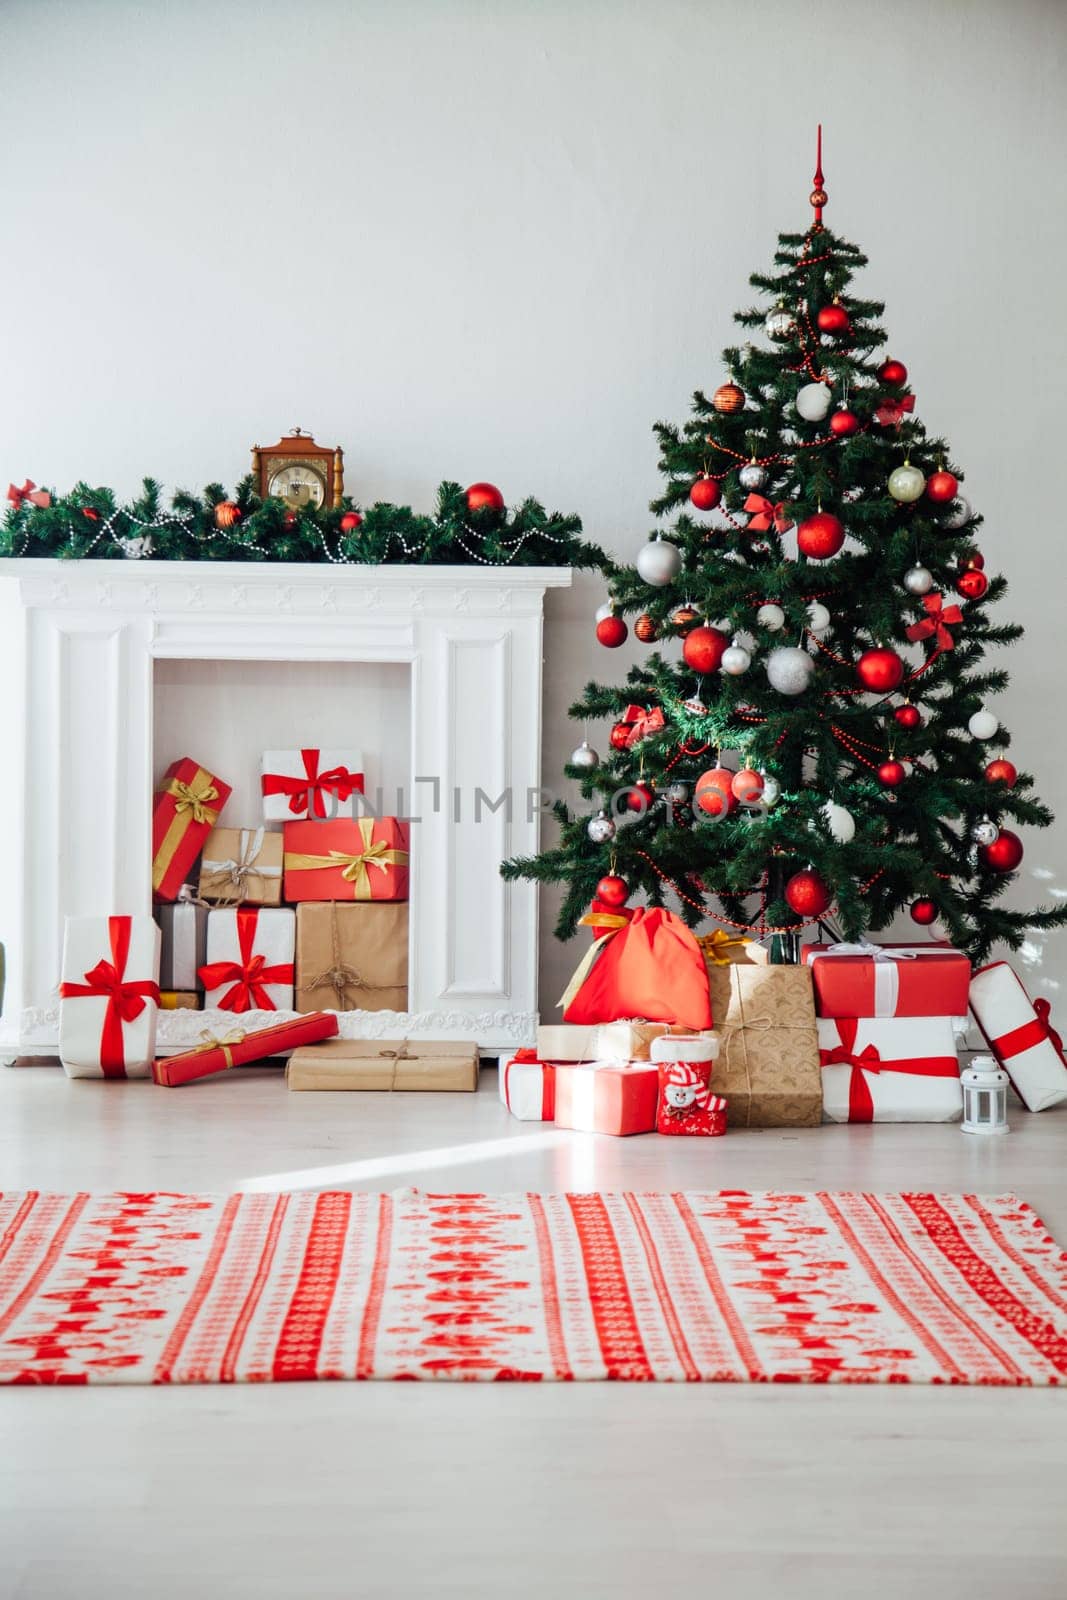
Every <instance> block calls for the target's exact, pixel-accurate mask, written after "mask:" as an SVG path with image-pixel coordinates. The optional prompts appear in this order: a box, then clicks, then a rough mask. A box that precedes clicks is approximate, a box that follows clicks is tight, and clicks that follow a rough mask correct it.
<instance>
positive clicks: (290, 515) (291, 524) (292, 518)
mask: <svg viewBox="0 0 1067 1600" xmlns="http://www.w3.org/2000/svg"><path fill="white" fill-rule="evenodd" d="M299 521H300V518H299V517H298V516H297V514H296V512H295V511H287V512H286V513H285V516H284V517H283V518H282V523H283V525H284V526H285V527H286V528H295V527H296V525H297V523H298V522H299Z"/></svg>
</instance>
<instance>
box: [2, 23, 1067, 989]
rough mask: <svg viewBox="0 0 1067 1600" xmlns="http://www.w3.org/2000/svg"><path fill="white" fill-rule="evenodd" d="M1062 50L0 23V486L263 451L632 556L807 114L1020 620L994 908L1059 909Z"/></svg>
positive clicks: (199, 473) (620, 32)
mask: <svg viewBox="0 0 1067 1600" xmlns="http://www.w3.org/2000/svg"><path fill="white" fill-rule="evenodd" d="M1065 45H1067V7H1065V6H1063V5H1062V4H1059V3H1057V0H1047V3H1040V0H1028V3H1021V0H1018V3H1015V4H1011V3H1009V0H1000V3H993V0H971V3H964V0H939V3H938V0H933V3H916V0H896V3H895V4H894V5H892V6H888V5H885V4H884V3H882V0H878V3H871V0H867V3H863V0H858V3H857V0H848V3H845V0H821V3H819V0H808V3H806V4H801V3H791V0H750V3H747V4H745V3H739V0H658V3H653V0H648V3H646V4H637V3H629V4H624V3H615V4H611V3H600V4H598V3H592V0H585V3H583V0H572V3H570V4H564V3H562V0H540V3H538V0H526V3H518V0H513V3H510V4H509V3H507V0H503V3H499V4H489V3H481V4H479V3H476V0H437V3H430V0H421V3H419V0H393V3H387V0H377V3H372V0H348V3H344V0H303V3H296V4H294V3H293V0H287V3H286V4H279V3H270V0H264V3H260V4H254V3H251V0H182V3H180V4H179V3H177V0H173V3H169V4H167V3H163V0H154V3H153V0H142V3H140V4H134V3H130V0H68V3H61V0H4V4H3V6H2V7H0V59H3V61H4V63H5V66H4V88H3V93H2V96H0V195H2V197H3V218H4V239H3V244H2V248H0V289H2V300H0V305H2V307H3V318H2V322H0V372H2V375H3V377H2V390H0V476H2V477H3V480H4V482H5V483H6V481H7V478H8V477H11V478H17V479H18V480H19V481H21V479H22V477H23V476H25V475H26V474H29V475H30V476H31V477H33V478H35V479H37V480H38V481H39V482H40V481H44V482H48V483H53V484H55V485H57V486H59V487H61V488H67V487H69V485H70V484H71V483H73V482H74V481H75V480H76V479H77V478H78V477H87V478H89V479H90V480H92V481H95V482H100V483H109V484H111V485H113V486H115V487H116V488H118V489H119V490H120V491H123V492H129V491H132V490H133V489H135V488H136V486H137V482H138V479H139V477H140V475H141V474H143V473H145V472H152V473H154V474H156V475H158V476H160V477H161V478H163V480H164V481H165V482H167V483H168V484H170V485H174V484H176V483H180V484H183V485H187V486H189V485H191V486H199V485H201V484H203V483H206V482H208V481H210V480H212V479H214V478H221V479H224V480H227V481H233V480H234V479H235V478H237V477H238V476H240V475H241V473H243V472H244V470H245V469H246V465H247V460H248V457H247V453H246V452H247V449H248V447H249V445H250V444H251V443H252V442H253V441H256V440H258V441H259V442H269V441H270V440H271V439H272V438H275V437H277V436H278V435H279V434H280V433H281V432H282V431H284V430H285V429H287V428H289V427H290V426H292V425H294V424H297V423H299V424H300V425H301V426H303V427H305V428H308V429H311V430H313V431H314V432H315V433H316V435H317V436H318V438H319V439H320V440H325V441H327V442H330V443H333V442H335V441H340V442H341V443H343V444H344V446H345V448H346V452H347V463H348V486H349V488H350V489H351V490H352V491H353V492H354V493H356V494H357V495H359V496H360V497H361V498H363V499H366V500H371V499H374V498H385V499H394V500H399V501H403V502H409V503H411V504H413V505H415V506H418V507H427V506H428V505H429V503H430V499H431V495H432V492H433V490H434V488H435V486H436V484H437V483H438V481H439V480H440V479H441V478H442V477H445V476H450V477H455V478H458V479H460V480H461V481H464V482H466V481H469V480H471V479H474V478H482V477H487V478H491V479H493V480H494V481H495V482H498V483H499V484H500V485H501V486H502V487H503V489H504V491H505V493H506V494H507V496H508V497H509V499H513V500H514V499H518V498H520V497H522V496H524V495H525V494H527V493H536V494H537V495H538V496H539V497H541V498H542V499H543V500H544V501H545V502H546V503H547V504H548V505H549V506H553V507H558V508H560V509H567V510H571V509H574V510H577V511H579V512H580V513H581V514H582V516H583V517H584V519H585V523H586V527H587V530H588V532H589V534H590V536H591V537H593V538H595V539H598V540H600V541H601V542H603V543H605V544H606V545H609V546H613V547H615V548H617V549H619V550H621V551H624V552H627V553H632V551H633V550H634V549H635V548H636V545H637V544H638V543H639V542H640V540H641V537H642V534H643V532H644V530H645V529H646V528H647V527H648V525H649V518H648V515H647V511H646V509H645V508H646V504H647V501H648V499H649V497H650V495H651V494H652V493H654V492H655V490H656V487H657V474H656V470H655V468H656V452H655V449H654V442H653V438H652V435H651V431H650V425H651V423H652V421H653V420H654V419H655V418H657V417H660V416H669V417H672V418H680V417H681V416H682V415H683V414H684V412H685V409H686V406H687V402H688V396H689V393H690V391H691V390H692V389H693V388H694V387H696V386H697V385H698V384H701V385H711V386H714V385H715V384H716V382H717V381H718V377H719V369H718V365H717V354H718V351H719V350H720V349H721V347H722V346H723V345H724V344H725V343H726V342H728V340H730V339H731V338H732V337H733V327H732V324H731V321H730V315H731V312H732V311H733V310H734V309H735V308H736V307H738V306H739V305H741V304H744V303H747V302H748V300H749V293H748V290H747V286H746V279H747V276H748V273H749V272H750V271H751V270H753V269H755V268H757V267H762V266H765V265H766V264H768V263H769V260H770V256H771V252H772V250H773V246H774V241H775V236H776V234H777V232H778V231H779V230H780V229H784V228H796V229H802V228H804V227H805V226H806V225H807V221H808V219H809V216H810V212H809V208H808V205H807V194H808V190H809V187H810V181H809V180H810V176H811V170H812V145H813V125H814V123H815V121H816V119H817V118H818V117H821V118H822V120H823V122H824V124H825V127H826V172H827V183H828V188H829V191H830V197H831V198H830V207H829V211H828V218H827V220H828V221H832V224H833V226H834V227H835V228H838V229H840V230H841V231H842V232H844V233H845V234H846V235H847V236H848V237H850V238H853V239H855V240H856V241H857V242H858V243H859V244H860V245H862V246H863V247H864V248H865V249H866V251H867V253H868V254H869V255H870V257H871V263H872V264H871V267H870V268H869V269H868V273H867V278H866V283H867V285H868V286H869V288H870V291H871V292H872V294H874V295H876V296H883V297H884V298H885V299H886V301H887V302H888V310H887V324H888V328H889V330H890V332H891V335H892V341H891V348H892V351H893V353H894V354H896V355H899V356H901V357H902V358H903V359H904V360H905V361H906V362H907V364H908V367H909V369H910V372H911V374H912V378H913V381H914V385H915V388H916V391H917V393H918V397H919V406H920V409H921V412H922V415H923V417H924V419H926V420H927V421H928V422H929V423H930V425H931V426H933V427H934V428H936V429H938V430H941V431H944V432H945V433H946V434H947V435H948V437H949V438H950V439H951V440H952V442H953V447H954V450H955V453H956V455H957V456H958V458H959V459H960V461H961V462H963V463H965V465H966V468H967V493H968V495H969V496H970V497H971V498H972V499H973V501H974V503H975V504H976V506H978V507H979V508H980V509H981V510H982V511H983V512H984V513H985V514H986V516H987V518H988V522H987V527H986V530H985V532H984V534H983V545H984V548H985V550H986V551H987V554H988V556H989V558H990V565H991V566H993V567H997V566H999V565H1000V564H1001V563H1003V564H1004V566H1005V568H1006V570H1007V571H1008V573H1009V575H1010V577H1011V578H1012V580H1013V588H1012V594H1011V599H1010V602H1009V603H1007V604H1006V606H1005V613H1006V614H1007V613H1008V612H1010V614H1011V615H1013V616H1015V617H1018V618H1019V619H1020V620H1021V621H1022V622H1023V623H1024V624H1026V626H1027V627H1028V629H1029V638H1028V641H1027V643H1026V645H1025V646H1024V647H1023V648H1022V649H1020V650H1017V651H1015V652H1014V653H1013V654H1012V655H1011V656H1010V658H1009V657H1005V659H1006V660H1008V659H1010V665H1011V670H1012V671H1013V674H1014V679H1013V685H1012V688H1011V691H1010V693H1009V694H1008V695H1007V696H1006V697H1005V703H1004V707H1003V712H1004V720H1006V721H1007V722H1008V724H1009V725H1010V726H1012V727H1013V729H1014V731H1015V733H1016V736H1017V744H1016V746H1015V752H1014V753H1016V754H1017V756H1018V758H1019V760H1020V761H1021V762H1022V763H1023V764H1024V765H1026V766H1031V767H1033V768H1035V769H1036V770H1037V771H1038V773H1039V775H1040V778H1041V786H1042V790H1043V793H1044V794H1045V796H1046V797H1047V798H1048V799H1049V801H1050V802H1051V803H1052V804H1053V805H1054V806H1055V807H1056V808H1057V809H1058V810H1059V812H1060V814H1061V818H1062V820H1061V823H1060V825H1059V826H1058V828H1057V829H1056V830H1055V831H1054V832H1053V833H1052V834H1051V836H1049V835H1048V834H1046V835H1043V836H1036V835H1035V836H1033V837H1032V839H1031V840H1030V841H1029V849H1028V854H1027V860H1026V866H1025V871H1024V876H1023V881H1022V885H1021V888H1020V891H1019V892H1020V894H1023V895H1027V896H1034V895H1036V894H1038V893H1040V894H1043V895H1046V896H1047V895H1050V894H1052V893H1053V892H1056V893H1059V894H1062V893H1064V892H1067V888H1065V886H1067V793H1065V790H1067V754H1065V751H1064V742H1063V739H1062V735H1061V734H1060V730H1059V718H1058V713H1059V710H1060V705H1059V701H1060V699H1061V697H1062V670H1063V669H1062V661H1063V651H1062V628H1063V606H1064V598H1065V594H1064V590H1065V586H1064V581H1063V554H1062V550H1063V531H1062V530H1063V522H1064V513H1063V509H1062V494H1061V490H1060V484H1059V477H1060V467H1061V461H1062V445H1061V439H1060V435H1061V431H1062V404H1061V403H1060V397H1061V394H1062V389H1063V381H1064V371H1065V357H1067V348H1065V345H1067V340H1065V328H1067V322H1065V305H1067V296H1065V294H1064V292H1063V286H1062V278H1063V261H1064V258H1065V249H1067V221H1065V217H1067V207H1065V199H1067V196H1065V193H1064V177H1063V173H1064V168H1065V165H1067V163H1065V160H1064V156H1065V142H1067V140H1065V136H1067V98H1065V97H1064V96H1063V94H1062V86H1063V82H1064V65H1065V62H1064V57H1065V53H1067V52H1065ZM600 598H601V596H600V594H599V591H598V588H597V586H596V584H595V583H594V582H592V581H591V580H585V581H583V582H580V583H579V584H578V586H577V587H576V588H575V590H574V591H573V592H572V594H571V595H569V596H567V597H556V598H555V599H554V600H553V602H552V605H551V608H550V623H549V627H548V631H547V655H548V666H547V672H548V697H547V705H546V717H545V773H546V777H547V778H551V776H552V774H553V773H555V772H556V771H557V770H558V768H559V765H560V762H561V760H562V759H563V757H564V756H565V755H566V753H567V752H568V751H569V750H570V749H571V748H572V747H573V745H574V744H575V743H576V736H575V732H574V730H573V729H572V728H570V727H569V726H568V725H567V723H566V720H565V717H564V711H565V707H566V705H567V704H568V702H569V701H570V699H571V698H572V697H573V696H574V695H575V694H576V693H577V691H578V690H579V689H580V687H581V685H582V684H583V683H584V682H585V680H586V679H587V678H588V677H589V676H590V675H592V673H593V672H604V671H605V670H608V671H610V670H613V669H617V668H619V667H620V665H622V663H621V662H620V656H621V655H622V654H623V652H619V654H617V655H615V656H612V657H608V656H606V655H605V653H604V652H603V651H598V650H597V648H596V647H595V646H594V645H593V643H592V629H591V624H590V618H591V614H592V611H593V609H594V608H595V605H596V604H597V603H598V601H599V599H600ZM999 709H1001V708H1000V707H999V706H998V710H999ZM597 732H599V733H600V736H601V738H602V737H603V734H602V731H601V730H597ZM595 736H596V735H595V734H594V737H595ZM545 947H546V951H545V988H544V993H543V1004H545V1005H546V1007H547V1005H548V1004H549V1003H550V1002H551V1001H552V1000H554V998H555V996H556V994H557V993H558V992H559V989H558V985H559V983H560V980H561V975H562V974H563V972H564V971H565V969H566V968H567V967H568V966H569V964H570V963H571V962H572V960H573V959H574V957H575V955H576V954H577V952H576V951H575V950H573V949H572V950H565V951H558V950H555V949H554V948H553V947H552V941H551V939H550V937H549V934H548V931H547V928H546V935H545ZM1065 953H1067V939H1064V938H1062V937H1061V938H1058V939H1057V940H1055V941H1050V942H1049V945H1048V948H1047V951H1046V952H1045V954H1044V959H1043V963H1042V965H1041V973H1040V981H1041V982H1043V983H1044V984H1046V985H1051V984H1054V983H1055V981H1056V977H1057V974H1058V973H1060V972H1062V971H1063V968H1064V956H1065ZM1034 956H1035V959H1036V960H1038V961H1040V960H1041V952H1040V951H1039V950H1035V952H1034Z"/></svg>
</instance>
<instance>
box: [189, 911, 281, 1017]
mask: <svg viewBox="0 0 1067 1600" xmlns="http://www.w3.org/2000/svg"><path fill="white" fill-rule="evenodd" d="M295 942H296V919H295V916H294V914H293V912H292V911H289V910H285V909H282V910H273V909H268V910H265V911H261V910H259V909H258V907H254V906H241V907H239V908H238V909H237V910H236V911H222V910H219V911H211V912H209V913H208V919H207V955H208V959H207V963H206V965H204V966H203V967H201V968H200V981H201V983H202V984H203V986H204V990H205V993H204V1005H205V1007H208V1008H211V1007H218V1008H219V1010H221V1011H235V1012H243V1011H291V1010H292V1009H293V953H294V947H295Z"/></svg>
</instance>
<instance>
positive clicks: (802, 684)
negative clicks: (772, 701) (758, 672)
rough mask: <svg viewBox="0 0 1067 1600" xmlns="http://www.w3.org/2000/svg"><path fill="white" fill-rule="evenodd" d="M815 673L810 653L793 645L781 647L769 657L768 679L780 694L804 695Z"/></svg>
mask: <svg viewBox="0 0 1067 1600" xmlns="http://www.w3.org/2000/svg"><path fill="white" fill-rule="evenodd" d="M814 671H815V663H814V661H812V659H811V657H810V656H809V655H808V652H807V651H806V650H798V649H796V648H795V647H794V646H792V645H779V646H778V648H777V649H776V650H772V651H771V653H770V655H769V656H768V657H767V677H768V679H769V680H770V685H771V688H772V689H777V690H778V693H779V694H803V693H804V690H805V689H806V688H807V687H808V685H809V684H810V683H811V676H812V673H813V672H814Z"/></svg>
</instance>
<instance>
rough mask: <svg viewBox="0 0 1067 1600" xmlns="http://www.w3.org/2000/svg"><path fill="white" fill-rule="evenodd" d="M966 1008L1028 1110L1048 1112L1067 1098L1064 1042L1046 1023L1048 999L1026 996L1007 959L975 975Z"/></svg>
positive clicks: (980, 970) (1066, 1065)
mask: <svg viewBox="0 0 1067 1600" xmlns="http://www.w3.org/2000/svg"><path fill="white" fill-rule="evenodd" d="M971 1010H972V1011H973V1012H974V1015H975V1020H976V1021H977V1023H978V1026H979V1028H980V1029H981V1030H982V1034H983V1036H984V1038H985V1040H986V1043H987V1044H988V1045H989V1048H990V1049H991V1050H992V1052H993V1054H994V1055H995V1056H996V1058H997V1060H998V1061H999V1062H1000V1065H1001V1066H1002V1067H1003V1068H1004V1071H1005V1072H1006V1073H1007V1074H1008V1077H1009V1078H1010V1079H1011V1081H1012V1083H1013V1084H1014V1085H1015V1089H1016V1091H1017V1093H1018V1095H1019V1098H1020V1099H1021V1100H1022V1102H1023V1104H1024V1105H1025V1106H1026V1109H1027V1110H1028V1111H1047V1110H1049V1108H1050V1107H1051V1106H1058V1105H1060V1104H1061V1103H1062V1102H1063V1101H1064V1100H1067V1064H1065V1062H1064V1055H1063V1041H1062V1040H1061V1038H1060V1036H1059V1034H1058V1033H1057V1032H1056V1030H1055V1029H1054V1028H1053V1027H1052V1025H1051V1023H1050V1021H1049V1003H1048V1001H1047V1000H1045V999H1037V1000H1031V999H1030V996H1029V995H1028V994H1027V992H1026V989H1025V988H1024V987H1023V983H1022V980H1021V979H1020V978H1019V976H1018V974H1017V973H1016V972H1014V971H1013V970H1012V968H1011V967H1009V965H1008V963H1007V962H1006V961H994V962H991V964H990V965H989V966H988V967H980V968H979V969H978V971H977V972H976V973H975V975H974V977H973V978H972V979H971Z"/></svg>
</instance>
